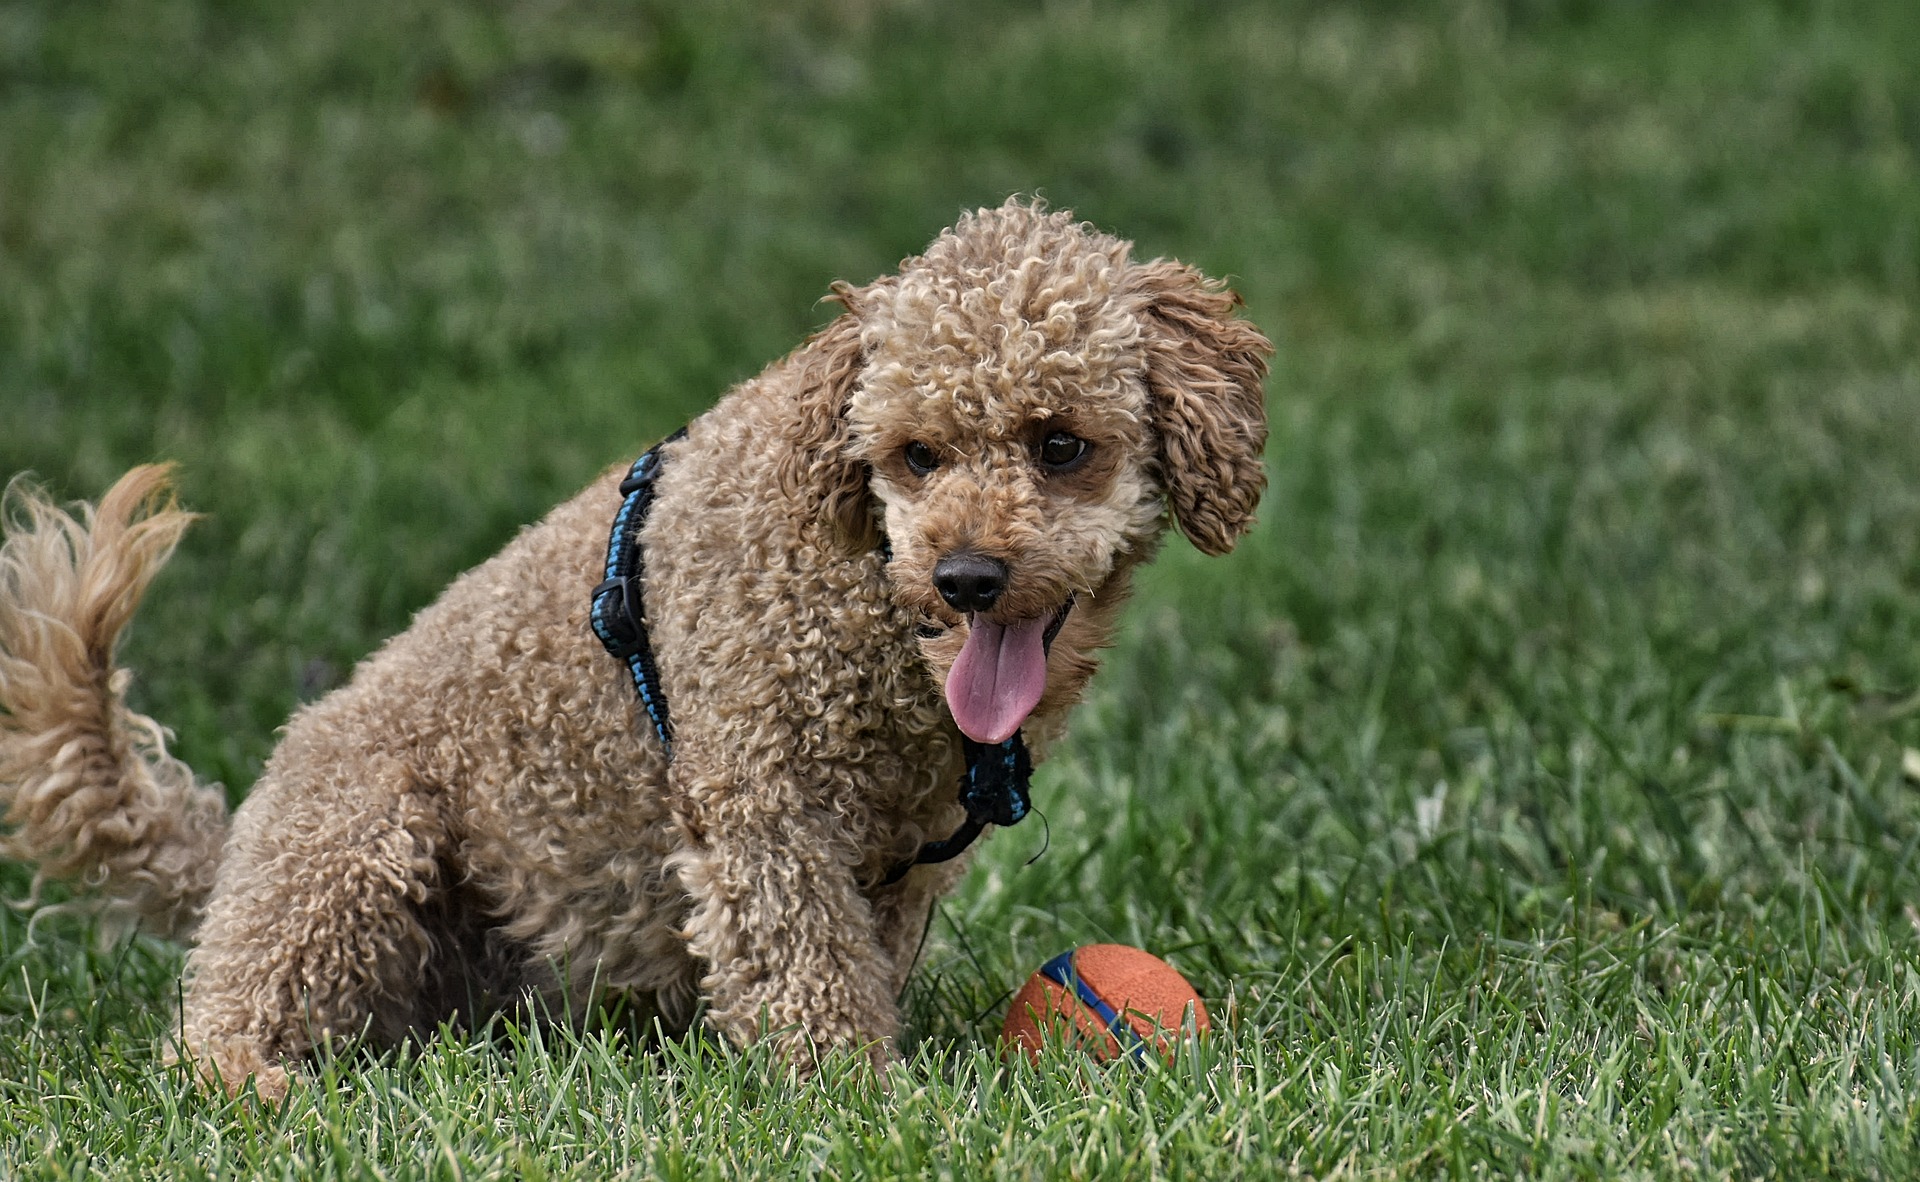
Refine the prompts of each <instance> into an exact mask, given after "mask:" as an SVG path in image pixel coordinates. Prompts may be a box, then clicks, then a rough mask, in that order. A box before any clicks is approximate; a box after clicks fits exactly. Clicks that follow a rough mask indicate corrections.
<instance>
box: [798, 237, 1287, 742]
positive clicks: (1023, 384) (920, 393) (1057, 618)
mask: <svg viewBox="0 0 1920 1182" xmlns="http://www.w3.org/2000/svg"><path fill="white" fill-rule="evenodd" d="M1130 251H1131V245H1130V244H1129V243H1127V242H1124V241H1122V240H1120V239H1117V238H1112V237H1109V236H1107V235H1105V234H1100V233H1097V232H1095V231H1093V230H1092V229H1091V228H1089V227H1087V226H1086V225H1084V224H1081V223H1076V222H1075V221H1074V220H1073V219H1072V217H1071V216H1070V215H1069V214H1066V213H1047V212H1045V211H1044V210H1043V209H1042V208H1040V207H1039V206H1038V205H1037V204H1027V203H1024V202H1018V201H1010V202H1008V203H1007V204H1006V205H1004V206H1002V207H1000V208H999V209H994V210H981V211H978V212H976V213H973V214H971V215H968V216H965V217H963V218H961V219H960V221H959V223H958V224H957V225H955V226H954V227H953V229H951V230H949V231H947V232H946V233H944V234H942V235H941V236H940V237H939V238H938V239H936V240H935V241H934V243H933V244H932V246H930V247H929V248H928V249H927V251H926V253H925V254H922V255H920V256H918V257H916V258H911V259H908V260H906V262H905V263H904V264H902V266H901V268H900V271H899V273H898V274H897V275H894V276H889V277H886V278H883V279H880V280H877V281H875V282H874V283H872V284H870V285H868V286H866V287H864V288H857V289H856V288H849V287H845V286H841V287H838V288H836V291H835V295H836V298H838V299H839V300H840V302H841V303H842V304H843V305H844V306H845V307H846V309H847V312H846V315H844V316H842V317H841V318H840V319H839V320H838V321H836V322H835V323H834V324H833V325H831V326H829V328H828V329H827V330H825V331H824V332H823V333H822V334H821V335H820V336H819V337H818V338H816V340H815V341H814V342H813V345H812V347H811V356H810V358H809V359H808V362H807V374H808V377H807V379H806V381H807V383H808V389H809V391H810V394H809V397H810V400H811V404H810V405H809V406H808V407H807V408H806V416H807V418H808V419H809V420H810V422H809V423H808V424H807V425H806V426H805V428H804V430H806V432H807V433H808V434H811V435H813V436H814V438H812V439H810V440H808V441H807V442H808V443H809V444H811V446H810V447H808V448H807V449H806V451H807V452H808V453H810V458H809V459H807V460H805V461H803V462H804V463H806V465H807V467H808V469H809V472H808V475H810V476H811V477H812V478H813V479H812V480H809V481H806V483H811V484H814V485H815V486H816V487H821V486H822V485H821V480H822V478H823V477H824V478H825V484H824V487H825V488H826V490H827V491H826V494H825V498H824V502H823V514H824V515H825V516H826V517H828V518H829V519H830V521H831V523H832V524H833V525H834V527H835V528H836V529H837V531H838V532H839V533H840V534H841V536H842V537H843V538H846V539H850V540H852V541H853V543H854V544H856V545H858V546H862V547H870V546H874V545H877V544H878V542H879V537H880V535H879V532H878V531H880V530H884V536H885V538H886V540H887V542H888V544H889V545H890V546H891V550H892V561H891V563H890V564H889V566H888V573H889V575H890V577H891V578H892V579H893V581H894V584H895V595H896V599H897V600H898V601H899V602H901V603H904V604H906V605H908V606H910V607H912V608H914V609H916V610H917V611H918V612H919V613H920V614H921V615H922V617H923V619H924V621H925V624H924V626H923V627H922V629H921V644H922V649H923V651H924V653H925V654H926V656H927V659H928V661H929V663H930V665H931V666H932V668H933V672H934V673H935V675H936V676H937V677H939V678H940V679H941V680H943V681H944V683H945V685H946V690H947V700H948V704H949V707H950V708H951V710H952V712H953V716H954V720H955V722H956V723H958V724H959V726H960V729H961V730H963V731H965V732H966V733H968V734H969V735H970V736H972V737H973V738H975V739H976V740H979V741H982V742H998V741H999V740H1001V739H1004V738H1006V737H1007V736H1009V735H1011V734H1012V733H1013V732H1014V731H1015V730H1017V729H1018V728H1019V727H1020V725H1021V723H1022V721H1023V720H1024V719H1025V718H1026V717H1027V716H1028V715H1029V714H1030V713H1032V711H1033V710H1034V709H1035V708H1036V706H1039V705H1040V704H1041V703H1042V699H1043V697H1044V699H1045V702H1046V704H1047V706H1048V707H1049V708H1051V707H1053V706H1055V705H1058V706H1065V705H1068V704H1071V703H1072V702H1073V701H1074V700H1076V699H1077V698H1078V696H1079V693H1080V691H1081V689H1082V688H1083V687H1084V685H1085V682H1086V678H1087V677H1088V676H1089V675H1090V674H1091V672H1092V670H1093V667H1094V662H1093V660H1092V650H1093V649H1094V648H1097V647H1098V646H1099V645H1101V644H1103V643H1105V640H1106V635H1107V626H1108V624H1109V623H1110V622H1111V618H1112V614H1113V609H1114V608H1115V607H1117V606H1118V602H1119V600H1120V599H1121V598H1122V597H1123V596H1124V593H1125V590H1126V586H1127V580H1128V577H1129V574H1130V572H1131V570H1132V568H1133V567H1134V566H1135V565H1137V564H1138V563H1139V562H1140V561H1142V560H1143V559H1144V558H1146V557H1148V556H1150V555H1151V554H1152V552H1153V550H1154V548H1155V546H1156V544H1157V542H1158V540H1159V537H1160V535H1161V532H1162V530H1163V529H1164V526H1165V522H1166V518H1167V514H1168V510H1169V508H1170V509H1171V510H1172V514H1173V517H1174V520H1175V521H1176V522H1177V523H1178V525H1179V527H1180V529H1181V531H1182V532H1183V533H1184V534H1186V536H1187V537H1188V538H1189V539H1191V540H1192V542H1193V543H1194V545H1195V546H1197V547H1199V548H1200V549H1201V550H1203V551H1205V552H1207V553H1209V554H1222V553H1225V552H1226V551H1228V550H1230V549H1232V548H1233V545H1234V543H1235V541H1236V540H1238V538H1239V537H1240V535H1241V534H1242V533H1244V532H1245V531H1246V529H1247V528H1248V526H1249V525H1250V524H1251V522H1252V514H1253V510H1254V506H1255V504H1256V503H1257V502H1258V500H1259V497H1260V492H1261V489H1262V487H1263V486H1264V484H1265V472H1264V469H1263V467H1262V464H1261V454H1260V453H1261V449H1262V447H1263V446H1264V444H1265V441H1266V413H1265V406H1264V401H1263V398H1262V393H1261V387H1260V382H1261V379H1262V378H1263V377H1264V376H1265V374H1266V358H1267V356H1268V355H1269V354H1270V353H1271V352H1272V346H1271V345H1270V344H1269V343H1268V341H1267V339H1266V338H1265V337H1264V336H1262V335H1261V334H1260V332H1259V330H1258V329H1256V328H1254V327H1253V325H1251V324H1250V323H1248V322H1246V321H1244V320H1239V319H1236V318H1235V317H1234V315H1233V311H1234V308H1235V305H1236V303H1237V300H1236V298H1235V297H1234V296H1233V294H1232V293H1231V292H1229V291H1227V290H1225V289H1224V288H1223V287H1222V286H1221V285H1220V284H1217V283H1214V282H1212V281H1210V280H1208V279H1206V278H1205V277H1204V276H1202V275H1201V274H1200V273H1199V272H1197V271H1195V270H1193V269H1192V268H1190V267H1186V266H1184V265H1182V264H1180V263H1175V262H1167V261H1154V262H1149V263H1135V262H1133V261H1132V260H1131V259H1130V257H1129V256H1130Z"/></svg>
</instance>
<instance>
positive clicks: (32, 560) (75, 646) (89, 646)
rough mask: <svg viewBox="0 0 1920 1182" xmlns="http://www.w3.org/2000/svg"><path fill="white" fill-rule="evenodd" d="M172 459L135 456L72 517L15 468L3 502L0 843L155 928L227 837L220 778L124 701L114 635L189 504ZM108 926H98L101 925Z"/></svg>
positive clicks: (176, 908) (104, 906)
mask: <svg viewBox="0 0 1920 1182" xmlns="http://www.w3.org/2000/svg"><path fill="white" fill-rule="evenodd" d="M169 474H170V469H169V468H168V467H166V466H162V465H150V466H147V467H141V468H135V469H134V470H133V471H131V472H129V473H127V474H126V475H125V476H123V477H121V478H120V480H119V482H118V483H116V484H115V485H114V486H113V488H112V489H110V490H108V492H107V495H106V496H105V497H103V498H102V499H101V501H100V505H99V508H98V509H93V508H89V507H87V506H81V508H80V512H79V516H78V517H77V518H76V517H75V516H71V515H69V514H68V513H66V512H65V511H63V510H61V509H60V508H59V507H58V506H56V505H55V504H53V502H51V501H49V500H48V499H47V498H46V497H45V496H44V495H43V494H41V493H40V492H39V491H38V490H36V489H33V488H31V487H29V486H28V485H26V484H25V483H23V482H22V481H20V480H15V481H13V482H12V483H11V484H9V485H8V486H7V489H6V493H5V497H4V505H3V506H0V518H3V520H0V528H4V538H5V540H4V542H0V813H3V814H4V818H5V822H6V825H7V832H5V833H4V834H3V835H0V854H3V855H5V856H7V857H11V858H17V859H20V860H23V861H28V862H33V863H37V865H38V871H37V873H36V874H35V876H34V891H33V898H32V899H31V900H29V903H30V904H34V903H37V902H38V899H39V894H40V887H41V885H42V884H43V883H44V882H45V881H46V880H48V879H50V878H60V879H68V880H72V881H73V882H74V883H75V884H76V885H78V886H80V887H82V888H84V889H86V890H87V891H89V892H90V893H91V894H92V895H93V896H94V897H95V898H96V899H97V900H98V905H99V906H100V908H101V910H102V911H103V913H104V914H105V915H106V916H107V917H108V918H109V919H110V920H116V921H118V924H115V925H114V926H118V925H119V924H124V923H125V922H126V921H127V920H132V919H138V920H139V921H141V922H142V923H143V924H144V925H145V926H146V927H147V929H148V930H150V931H154V932H157V933H159V934H162V935H170V936H177V935H185V934H186V933H188V932H190V931H191V930H192V929H193V927H194V925H195V924H197V923H198V922H199V919H200V913H201V909H202V908H203V907H204V905H205V903H206V899H207V894H208V892H209V891H210V890H211V889H212V887H213V875H214V871H215V870H216V869H217V868H218V863H219V859H220V845H221V842H222V840H223V839H224V837H225V835H226V827H227V819H226V800H225V797H224V795H223V794H222V792H221V791H220V789H219V786H218V785H204V784H199V783H196V782H195V780H194V778H193V773H192V772H191V771H190V770H188V768H187V766H186V765H185V764H183V763H181V762H180V761H179V760H177V759H175V758H173V757H172V756H171V755H169V754H167V744H166V740H167V733H166V731H165V730H163V729H162V728H161V727H160V725H159V724H158V723H156V722H154V721H153V720H152V719H151V718H148V717H146V716H145V715H142V714H136V713H134V712H133V711H132V710H130V709H128V708H127V704H126V690H127V683H128V682H129V681H130V680H131V675H130V674H129V673H128V672H127V671H126V670H124V669H119V668H116V667H115V666H114V663H113V659H114V648H115V645H116V643H117V642H118V640H119V637H120V632H121V630H122V629H123V628H125V627H126V624H127V621H128V619H129V618H130V617H131V616H132V615H133V611H134V608H135V607H137V606H138V605H139V602H140V597H141V595H142V594H143V593H145V591H146V589H147V584H148V583H149V582H151V581H152V579H153V576H154V575H155V574H156V573H158V572H159V570H160V568H161V566H162V565H164V564H165V563H166V561H167V558H168V557H169V556H170V555H171V554H172V553H173V548H174V546H175V545H176V544H177V543H178V542H179V541H180V535H181V534H182V533H184V532H185V530H186V528H187V526H188V524H189V523H191V522H192V520H193V515H192V514H190V513H187V512H185V511H184V510H182V509H180V508H179V507H178V506H177V505H176V504H175V503H174V500H173V496H172V493H171V490H170V481H169ZM110 930H111V929H110Z"/></svg>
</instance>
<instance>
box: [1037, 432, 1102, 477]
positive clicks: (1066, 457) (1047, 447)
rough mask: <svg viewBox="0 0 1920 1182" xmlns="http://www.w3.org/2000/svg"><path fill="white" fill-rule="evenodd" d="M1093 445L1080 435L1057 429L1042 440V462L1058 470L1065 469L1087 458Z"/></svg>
mask: <svg viewBox="0 0 1920 1182" xmlns="http://www.w3.org/2000/svg"><path fill="white" fill-rule="evenodd" d="M1090 447H1092V445H1091V444H1089V443H1088V442H1087V441H1086V440H1084V439H1082V438H1080V437H1079V436H1078V435H1069V434H1067V433H1066V432H1065V431H1055V432H1053V433H1052V434H1051V435H1048V436H1047V437H1046V438H1045V439H1042V440H1041V441H1040V462H1041V463H1043V464H1045V465H1046V466H1047V467H1049V468H1053V469H1055V470H1056V471H1064V470H1066V469H1068V468H1071V467H1073V466H1074V465H1075V464H1077V463H1079V462H1080V461H1081V460H1082V459H1085V458H1086V454H1087V451H1088V449H1089V448H1090Z"/></svg>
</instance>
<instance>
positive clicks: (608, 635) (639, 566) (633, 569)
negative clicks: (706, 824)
mask: <svg viewBox="0 0 1920 1182" xmlns="http://www.w3.org/2000/svg"><path fill="white" fill-rule="evenodd" d="M686 436H687V429H686V428H685V427H682V428H680V429H679V430H678V431H675V432H674V433H673V434H671V435H669V436H667V437H666V438H665V439H662V440H661V441H660V442H659V443H656V444H654V445H653V446H652V447H651V448H649V449H647V454H645V455H643V456H641V457H640V458H639V459H637V460H635V461H634V462H633V467H632V468H630V469H628V470H627V478H626V479H625V480H622V481H621V482H620V495H621V496H622V497H624V498H625V499H624V500H622V501H621V502H620V512H618V513H616V514H614V517H613V531H612V536H610V537H609V538H608V539H607V570H606V577H605V578H604V579H602V580H601V582H600V585H599V586H597V587H595V588H594V589H593V607H592V610H591V611H590V612H589V613H588V619H589V620H590V621H591V622H592V624H593V633H594V635H595V636H598V637H599V638H600V643H601V644H602V645H605V646H606V650H607V651H608V652H609V653H612V654H613V657H614V659H615V660H617V661H619V662H620V663H621V664H623V665H625V666H626V667H627V672H628V673H629V674H630V675H631V676H632V677H633V688H634V692H636V693H638V694H639V695H640V704H641V705H642V706H643V707H645V708H646V711H647V717H648V718H649V719H651V720H652V721H653V733H654V734H655V735H657V736H659V738H660V749H661V750H663V751H665V752H666V753H667V758H668V759H672V758H673V716H672V715H671V714H670V713H668V711H667V695H666V693H665V691H663V690H662V689H661V688H660V669H659V666H657V665H655V664H654V661H653V645H652V644H651V643H650V642H649V641H648V640H647V621H646V603H645V598H644V594H645V591H646V587H647V555H646V551H645V550H643V549H642V548H641V546H640V530H641V527H642V526H644V525H646V523H647V512H648V510H650V509H652V508H653V482H654V479H655V478H656V477H658V476H659V475H660V465H661V463H662V460H661V452H660V449H661V448H663V447H665V446H666V445H667V444H669V443H673V442H676V441H678V440H681V439H685V438H686Z"/></svg>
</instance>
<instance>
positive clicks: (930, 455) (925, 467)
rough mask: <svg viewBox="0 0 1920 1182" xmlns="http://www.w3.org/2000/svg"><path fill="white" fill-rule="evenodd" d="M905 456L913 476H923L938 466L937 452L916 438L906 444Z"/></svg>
mask: <svg viewBox="0 0 1920 1182" xmlns="http://www.w3.org/2000/svg"><path fill="white" fill-rule="evenodd" d="M906 457H907V467H909V468H911V469H913V474H914V475H915V476H925V475H926V474H927V473H929V472H931V471H933V470H934V469H935V468H938V467H939V466H940V456H939V454H938V453H936V452H935V451H934V450H933V449H932V448H930V447H928V446H927V445H926V444H924V443H921V442H920V441H919V440H917V439H916V440H914V441H913V442H912V443H909V444H907V448H906Z"/></svg>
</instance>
